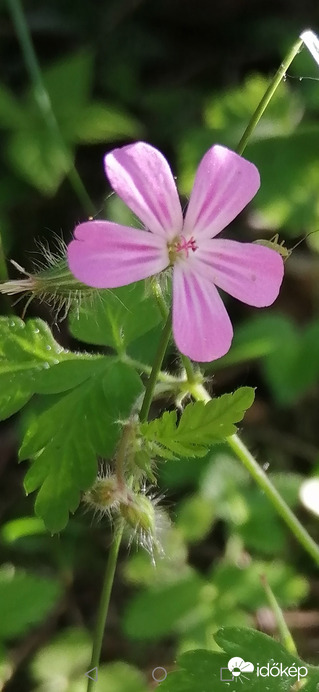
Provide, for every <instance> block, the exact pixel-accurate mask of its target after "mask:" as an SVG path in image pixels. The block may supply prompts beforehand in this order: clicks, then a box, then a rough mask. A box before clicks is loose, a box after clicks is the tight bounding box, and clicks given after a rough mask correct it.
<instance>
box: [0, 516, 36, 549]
mask: <svg viewBox="0 0 319 692" xmlns="http://www.w3.org/2000/svg"><path fill="white" fill-rule="evenodd" d="M42 533H46V529H45V526H44V523H43V521H42V520H41V519H38V518H37V517H19V519H12V521H7V523H6V524H4V525H3V527H2V529H1V538H2V540H3V542H4V543H14V541H16V540H18V539H19V538H24V537H25V536H36V535H39V534H42Z"/></svg>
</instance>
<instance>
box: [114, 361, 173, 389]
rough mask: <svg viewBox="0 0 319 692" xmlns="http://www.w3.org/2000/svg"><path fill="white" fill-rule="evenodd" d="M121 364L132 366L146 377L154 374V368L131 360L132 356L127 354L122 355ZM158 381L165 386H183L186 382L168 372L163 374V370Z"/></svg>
mask: <svg viewBox="0 0 319 692" xmlns="http://www.w3.org/2000/svg"><path fill="white" fill-rule="evenodd" d="M121 362H122V363H126V365H130V366H131V367H132V368H135V370H139V371H140V372H143V373H145V375H150V374H151V372H152V368H151V366H150V365H147V364H146V363H142V362H141V361H140V360H136V359H135V358H131V356H128V355H127V353H123V354H122V355H121ZM157 379H158V381H159V382H165V384H172V385H179V384H181V382H185V381H186V380H183V379H181V378H180V377H175V375H170V374H169V373H167V372H163V370H160V372H159V373H158V376H157Z"/></svg>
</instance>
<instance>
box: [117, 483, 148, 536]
mask: <svg viewBox="0 0 319 692" xmlns="http://www.w3.org/2000/svg"><path fill="white" fill-rule="evenodd" d="M120 513H121V515H122V517H124V519H126V521H127V522H128V523H129V524H130V526H132V528H133V529H137V530H142V531H145V532H147V533H151V534H153V533H154V530H155V510H154V507H153V505H152V502H151V500H149V498H148V497H146V495H143V494H142V493H139V494H138V495H133V496H132V497H131V498H129V499H128V500H127V502H125V503H124V502H122V503H120Z"/></svg>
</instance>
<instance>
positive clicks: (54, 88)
mask: <svg viewBox="0 0 319 692" xmlns="http://www.w3.org/2000/svg"><path fill="white" fill-rule="evenodd" d="M92 78H93V56H92V54H91V53H90V52H88V51H83V50H82V51H80V52H78V53H75V54H73V55H70V56H67V57H63V59H62V60H59V61H57V62H56V63H55V64H54V65H52V66H51V67H49V68H47V69H46V70H44V75H43V81H44V85H45V87H46V89H47V90H48V93H49V95H50V100H51V103H52V108H53V112H54V114H55V116H56V117H57V119H58V120H60V119H61V118H62V119H65V118H66V117H71V116H72V117H74V118H76V117H77V116H78V114H79V111H80V109H81V108H83V106H84V105H85V104H86V103H87V101H88V98H89V96H90V92H91V85H92ZM32 100H33V96H32V94H31V97H30V105H31V106H32Z"/></svg>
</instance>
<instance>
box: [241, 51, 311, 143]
mask: <svg viewBox="0 0 319 692" xmlns="http://www.w3.org/2000/svg"><path fill="white" fill-rule="evenodd" d="M302 44H303V40H302V38H299V39H298V41H296V43H294V45H293V46H292V48H291V49H290V51H289V53H288V54H287V55H286V57H285V58H284V60H283V62H282V63H281V65H280V67H279V69H278V70H277V72H276V74H275V76H274V77H273V79H272V80H271V82H270V84H269V87H268V89H267V90H266V92H265V94H264V95H263V97H262V99H261V101H260V103H259V104H258V106H257V108H256V110H255V112H254V114H253V116H252V117H251V119H250V121H249V123H248V125H247V127H246V130H245V132H244V134H243V136H242V138H241V140H240V142H239V144H238V147H237V149H236V151H237V153H238V154H242V153H243V151H244V149H245V147H246V145H247V142H248V140H249V137H250V136H251V134H252V132H253V131H254V129H255V127H256V125H258V123H259V120H260V118H261V116H262V115H263V113H264V112H265V110H266V108H267V106H268V104H269V102H270V101H271V99H272V97H273V95H274V93H275V91H276V89H277V88H278V86H279V84H280V82H281V81H282V79H283V77H284V76H285V74H286V72H287V70H288V68H289V66H290V65H291V63H292V61H293V59H294V58H295V57H296V55H297V53H299V51H300V48H301V46H302Z"/></svg>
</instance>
